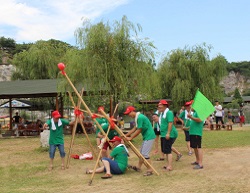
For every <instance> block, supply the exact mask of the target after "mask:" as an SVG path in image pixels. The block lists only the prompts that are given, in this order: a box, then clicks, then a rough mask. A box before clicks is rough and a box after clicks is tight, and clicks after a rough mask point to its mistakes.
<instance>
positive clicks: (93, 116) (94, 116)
mask: <svg viewBox="0 0 250 193" xmlns="http://www.w3.org/2000/svg"><path fill="white" fill-rule="evenodd" d="M98 117H99V116H98V115H97V114H95V113H93V114H92V116H91V118H92V119H96V118H98Z"/></svg>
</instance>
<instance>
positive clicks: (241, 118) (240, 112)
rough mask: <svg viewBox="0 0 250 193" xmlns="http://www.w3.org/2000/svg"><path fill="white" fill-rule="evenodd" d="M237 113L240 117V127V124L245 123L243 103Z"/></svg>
mask: <svg viewBox="0 0 250 193" xmlns="http://www.w3.org/2000/svg"><path fill="white" fill-rule="evenodd" d="M238 115H239V118H240V127H242V124H243V123H244V124H245V114H244V112H243V105H240V109H239V111H238Z"/></svg>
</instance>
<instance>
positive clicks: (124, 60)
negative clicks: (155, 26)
mask: <svg viewBox="0 0 250 193" xmlns="http://www.w3.org/2000/svg"><path fill="white" fill-rule="evenodd" d="M141 30H142V29H141V26H140V25H134V24H133V23H131V22H130V21H128V19H127V18H126V17H125V16H124V17H123V18H122V20H121V21H115V22H114V23H113V25H110V24H109V23H108V22H107V23H104V22H99V23H97V24H95V25H91V24H90V22H89V21H85V22H84V23H83V26H82V27H81V28H79V29H77V30H76V32H75V34H76V38H77V41H78V45H79V48H80V49H81V50H79V51H78V52H68V55H67V57H66V59H65V61H66V63H68V64H69V65H68V71H67V72H68V75H69V76H70V77H71V78H72V81H74V82H76V81H78V82H84V83H86V84H88V85H89V87H91V89H92V90H95V91H98V90H101V89H103V90H106V91H107V92H108V93H107V94H108V95H109V96H113V97H114V101H115V102H117V101H118V100H119V99H122V100H132V99H135V97H136V96H140V97H147V96H148V95H150V94H151V93H152V92H151V89H152V88H151V87H150V85H151V82H152V81H154V80H152V79H151V76H152V75H153V72H154V68H153V66H152V65H151V63H150V62H149V61H150V59H151V61H152V60H153V59H154V52H153V50H154V48H155V47H154V45H153V44H152V42H150V41H149V40H148V39H146V38H145V39H140V38H138V36H137V35H138V33H139V32H141ZM72 56H74V57H72ZM76 74H77V76H76Z"/></svg>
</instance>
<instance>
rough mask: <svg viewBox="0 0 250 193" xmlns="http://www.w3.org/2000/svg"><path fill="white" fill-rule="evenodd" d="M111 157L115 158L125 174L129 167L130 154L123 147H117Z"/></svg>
mask: <svg viewBox="0 0 250 193" xmlns="http://www.w3.org/2000/svg"><path fill="white" fill-rule="evenodd" d="M110 156H111V157H113V158H114V160H115V161H116V162H117V163H118V166H119V168H120V170H121V171H122V173H124V172H125V170H126V168H127V166H128V154H127V152H126V150H125V148H124V147H122V146H119V147H115V148H114V149H113V151H112V152H111V153H110Z"/></svg>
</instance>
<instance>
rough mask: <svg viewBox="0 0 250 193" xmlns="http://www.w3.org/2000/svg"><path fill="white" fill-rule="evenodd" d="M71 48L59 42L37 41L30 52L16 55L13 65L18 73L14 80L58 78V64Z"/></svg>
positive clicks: (14, 75) (25, 51) (14, 74)
mask: <svg viewBox="0 0 250 193" xmlns="http://www.w3.org/2000/svg"><path fill="white" fill-rule="evenodd" d="M69 48H71V46H70V45H69V44H67V43H65V42H61V41H58V40H53V39H51V40H48V41H43V40H41V41H37V42H36V43H35V44H33V45H31V47H30V48H29V49H28V50H24V51H23V52H20V53H18V54H16V55H15V56H14V58H13V64H14V65H15V66H16V72H14V73H13V75H12V79H14V80H16V79H21V80H28V79H47V78H51V79H53V78H56V77H57V74H58V69H57V65H56V64H57V63H58V61H61V60H62V58H63V57H64V55H65V54H66V52H67V50H68V49H69Z"/></svg>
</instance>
